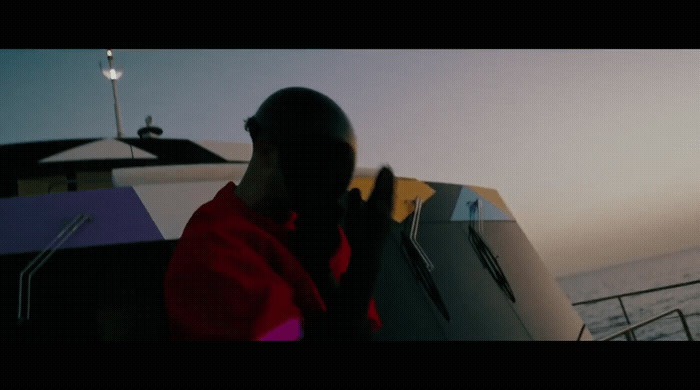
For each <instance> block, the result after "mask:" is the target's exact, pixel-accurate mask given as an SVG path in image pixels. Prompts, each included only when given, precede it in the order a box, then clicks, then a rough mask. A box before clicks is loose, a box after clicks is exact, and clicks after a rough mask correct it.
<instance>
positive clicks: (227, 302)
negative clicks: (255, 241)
mask: <svg viewBox="0 0 700 390" xmlns="http://www.w3.org/2000/svg"><path fill="white" fill-rule="evenodd" d="M186 233H188V234H187V235H185V234H184V233H183V237H181V239H180V242H179V243H178V247H177V249H176V251H175V253H174V254H173V258H172V259H171V262H170V265H169V268H168V271H167V273H166V284H165V298H166V304H167V308H168V316H169V318H170V325H171V335H172V337H173V338H175V339H189V340H259V339H275V340H283V339H284V340H294V339H298V338H299V337H300V334H299V325H298V324H299V323H300V310H299V308H298V307H297V306H296V305H295V304H294V302H293V291H292V288H291V287H290V286H289V285H288V284H287V283H286V282H285V281H284V280H283V279H282V278H281V277H280V276H279V275H278V274H276V273H275V272H274V270H273V269H272V268H271V267H270V266H269V265H268V263H267V261H266V259H265V258H264V257H263V256H262V255H260V254H259V253H257V252H256V251H255V250H254V249H253V248H251V247H250V246H249V245H247V244H246V242H245V241H243V240H242V239H239V238H237V237H236V235H230V234H223V233H222V232H220V231H217V230H216V229H212V228H211V227H209V226H207V227H203V228H198V227H197V226H193V227H192V228H191V229H189V231H188V232H186Z"/></svg>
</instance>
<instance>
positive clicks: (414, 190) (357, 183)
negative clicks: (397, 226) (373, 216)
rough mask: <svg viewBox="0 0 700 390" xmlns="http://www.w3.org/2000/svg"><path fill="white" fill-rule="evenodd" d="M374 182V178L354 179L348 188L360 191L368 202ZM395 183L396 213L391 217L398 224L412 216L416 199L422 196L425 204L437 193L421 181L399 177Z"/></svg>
mask: <svg viewBox="0 0 700 390" xmlns="http://www.w3.org/2000/svg"><path fill="white" fill-rule="evenodd" d="M374 180H375V178H373V177H356V178H353V179H352V181H351V182H350V186H349V187H348V188H357V189H359V190H360V193H361V194H362V199H364V200H367V199H368V198H369V195H370V194H371V193H372V189H373V188H374ZM395 183H396V184H395V187H394V212H393V214H392V216H391V217H392V218H393V219H394V220H395V221H396V222H403V220H404V219H406V217H408V216H409V215H411V213H412V212H413V211H414V210H415V204H414V203H413V202H414V201H415V199H416V197H418V196H420V198H421V199H422V200H423V201H424V202H425V201H426V200H427V199H428V198H430V197H431V196H433V194H434V193H435V190H434V189H432V188H431V187H430V186H429V185H427V184H425V183H423V182H422V181H420V180H416V179H408V178H398V177H397V178H396V181H395Z"/></svg>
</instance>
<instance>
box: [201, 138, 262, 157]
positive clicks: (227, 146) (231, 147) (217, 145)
mask: <svg viewBox="0 0 700 390" xmlns="http://www.w3.org/2000/svg"><path fill="white" fill-rule="evenodd" d="M192 142H194V143H196V144H197V145H199V146H201V147H203V148H204V149H207V150H209V151H211V152H212V153H214V154H217V155H219V156H221V157H222V158H224V159H226V160H228V161H250V157H251V156H252V155H253V145H252V144H246V143H242V142H219V141H194V140H193V141H192Z"/></svg>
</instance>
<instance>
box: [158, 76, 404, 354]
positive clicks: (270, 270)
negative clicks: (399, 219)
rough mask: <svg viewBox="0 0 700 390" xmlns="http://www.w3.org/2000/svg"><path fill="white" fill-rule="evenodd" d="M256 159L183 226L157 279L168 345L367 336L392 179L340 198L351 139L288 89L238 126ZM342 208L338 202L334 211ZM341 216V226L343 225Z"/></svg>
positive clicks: (334, 114)
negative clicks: (161, 283)
mask: <svg viewBox="0 0 700 390" xmlns="http://www.w3.org/2000/svg"><path fill="white" fill-rule="evenodd" d="M246 130H247V131H249V132H250V135H251V138H252V140H253V155H252V157H251V160H250V163H249V165H248V169H247V170H246V173H245V175H244V176H243V178H242V179H241V182H240V183H239V185H238V186H236V185H235V184H234V183H232V182H229V183H228V184H227V185H226V186H225V187H224V188H222V189H221V190H220V191H219V192H218V193H217V194H216V196H215V197H214V199H213V200H211V201H210V202H208V203H206V204H204V205H203V206H201V207H200V208H199V209H198V210H197V211H196V212H195V213H194V215H193V216H192V218H191V219H190V221H189V222H188V223H187V226H186V227H185V230H184V232H183V234H182V236H181V238H180V240H179V242H178V245H177V248H176V249H175V252H174V254H173V256H172V258H171V260H170V264H169V266H168V270H167V272H166V276H165V303H166V308H167V312H168V317H169V321H170V330H171V336H172V338H174V339H189V340H299V339H308V340H368V339H370V338H371V333H372V331H376V330H377V329H379V328H380V327H381V322H380V320H379V316H378V314H377V311H376V307H375V305H374V300H373V298H372V297H371V295H372V290H373V288H374V283H375V280H376V276H377V273H378V271H379V266H380V255H381V249H382V244H383V241H384V238H385V237H386V235H387V233H388V231H389V228H390V224H391V222H390V215H391V210H392V205H393V183H394V176H393V173H392V172H391V170H390V169H389V168H386V167H385V168H383V169H382V170H381V171H380V173H379V175H378V176H377V180H376V182H375V188H374V190H373V192H372V195H371V196H370V198H369V199H368V201H367V202H365V201H363V200H362V199H361V197H360V193H359V190H357V189H353V190H352V191H350V192H349V193H347V194H346V193H345V191H346V189H347V187H348V184H349V183H350V180H351V178H352V172H353V170H354V166H355V136H354V132H353V129H352V125H351V124H350V121H349V120H348V118H347V116H346V115H345V113H344V112H343V111H342V109H341V108H340V107H338V105H337V104H336V103H335V102H333V101H332V100H331V99H330V98H328V97H327V96H325V95H323V94H321V93H319V92H316V91H313V90H310V89H307V88H299V87H294V88H285V89H282V90H280V91H277V92H275V93H274V94H272V95H271V96H270V97H268V98H267V99H266V100H265V102H263V104H262V105H261V106H260V108H259V109H258V111H257V112H256V113H255V115H254V116H253V117H251V118H249V119H248V120H247V121H246ZM343 204H345V206H342V205H343ZM341 220H344V225H345V230H343V229H342V228H341V227H340V223H341Z"/></svg>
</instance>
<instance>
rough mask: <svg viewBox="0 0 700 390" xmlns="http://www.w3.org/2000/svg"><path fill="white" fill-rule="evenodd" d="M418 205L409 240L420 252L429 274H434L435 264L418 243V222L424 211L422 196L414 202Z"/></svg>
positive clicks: (414, 213)
mask: <svg viewBox="0 0 700 390" xmlns="http://www.w3.org/2000/svg"><path fill="white" fill-rule="evenodd" d="M414 203H415V204H416V209H415V211H414V212H413V220H412V221H411V230H410V234H409V238H410V239H411V244H412V245H413V247H414V248H415V249H416V251H418V254H419V255H420V258H421V259H422V260H423V263H425V268H427V269H428V272H433V270H434V269H435V265H434V264H433V262H432V261H430V258H429V257H428V255H427V254H426V253H425V251H424V250H423V248H421V246H420V244H419V243H418V238H417V235H418V222H419V221H420V212H421V210H422V209H423V200H422V199H421V198H420V196H417V197H416V200H415V201H414Z"/></svg>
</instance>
